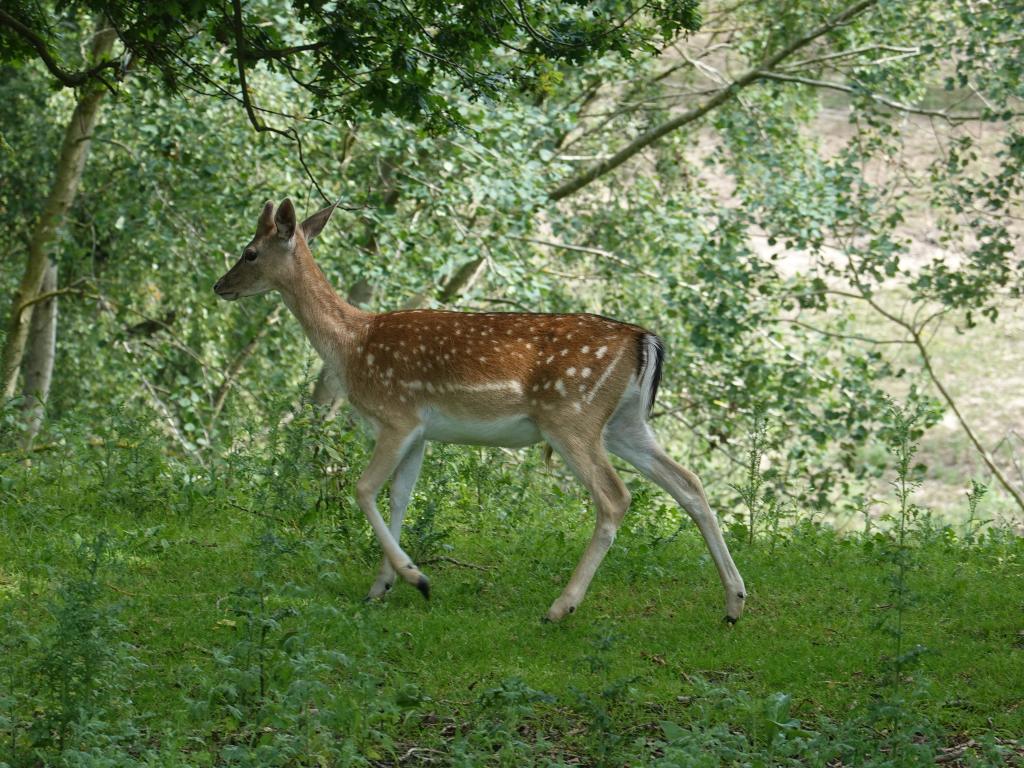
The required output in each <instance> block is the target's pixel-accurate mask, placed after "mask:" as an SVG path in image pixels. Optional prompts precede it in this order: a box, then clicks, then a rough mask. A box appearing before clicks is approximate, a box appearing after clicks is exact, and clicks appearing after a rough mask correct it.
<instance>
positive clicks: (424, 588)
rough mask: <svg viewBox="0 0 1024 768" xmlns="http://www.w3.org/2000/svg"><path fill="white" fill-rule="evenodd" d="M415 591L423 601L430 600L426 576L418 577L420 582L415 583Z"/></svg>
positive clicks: (428, 583)
mask: <svg viewBox="0 0 1024 768" xmlns="http://www.w3.org/2000/svg"><path fill="white" fill-rule="evenodd" d="M416 589H418V590H419V591H420V594H421V595H423V599H424V600H429V599H430V582H429V581H427V577H426V576H420V580H419V581H417V582H416Z"/></svg>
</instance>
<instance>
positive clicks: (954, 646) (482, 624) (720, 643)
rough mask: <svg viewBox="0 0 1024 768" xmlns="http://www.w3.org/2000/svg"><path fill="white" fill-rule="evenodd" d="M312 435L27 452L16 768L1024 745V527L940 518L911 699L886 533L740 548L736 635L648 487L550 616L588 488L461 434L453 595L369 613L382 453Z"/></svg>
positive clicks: (8, 732) (434, 468)
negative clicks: (312, 446) (982, 528)
mask: <svg viewBox="0 0 1024 768" xmlns="http://www.w3.org/2000/svg"><path fill="white" fill-rule="evenodd" d="M303 429H304V427H303V426H302V425H299V426H298V427H296V428H295V435H292V436H289V435H285V436H283V437H281V438H280V444H279V445H278V446H277V448H278V451H277V452H275V453H273V454H272V455H274V456H275V458H273V459H267V458H265V457H261V456H254V455H252V454H250V453H249V452H247V450H240V451H238V452H237V453H235V454H232V455H229V456H228V457H227V458H226V459H225V461H224V463H223V465H222V466H219V467H218V468H216V469H214V470H206V471H199V470H198V469H197V468H195V467H190V468H188V467H177V468H175V467H172V466H170V465H168V464H166V462H165V461H164V460H163V459H162V458H161V457H159V456H158V455H156V454H153V453H151V452H150V450H149V447H148V445H147V443H146V441H145V438H143V439H142V442H141V443H140V444H139V445H138V446H137V447H135V448H133V449H129V450H122V449H104V448H102V447H101V448H99V449H97V448H88V449H87V448H74V447H70V448H69V451H71V452H72V453H75V452H77V451H87V450H88V451H92V454H88V455H91V456H92V460H91V461H86V460H85V456H86V454H84V453H75V455H76V458H77V459H78V462H77V463H69V462H67V461H65V460H63V459H64V458H66V456H65V457H57V456H50V457H44V458H42V460H41V461H39V462H38V463H37V464H36V465H35V466H33V467H31V468H26V467H24V466H21V465H14V464H12V465H9V466H7V467H6V468H5V471H4V479H3V484H2V485H0V492H2V494H3V495H2V497H0V500H2V504H3V512H2V514H0V530H2V535H0V621H3V622H4V623H5V624H7V626H8V630H7V631H6V632H5V639H4V640H3V641H2V642H3V643H4V645H5V646H6V647H4V648H3V649H2V650H3V651H4V652H5V661H6V663H5V664H4V667H5V670H4V674H5V675H6V680H5V681H4V683H3V684H4V685H6V690H5V691H4V690H0V744H2V745H3V746H0V764H2V763H3V761H4V760H6V761H7V762H9V763H10V764H12V765H37V764H51V763H52V764H65V765H72V764H75V765H84V764H89V765H101V764H102V765H135V764H151V765H212V764H217V765H220V764H248V765H278V764H280V765H305V764H318V765H320V764H323V765H348V764H355V765H358V764H374V765H394V764H402V765H442V764H443V765H482V764H488V765H565V764H585V765H624V764H630V765H659V766H669V765H719V764H737V765H739V764H752V765H776V764H790V763H792V764H822V765H823V764H826V763H828V762H829V761H830V760H831V761H833V762H832V764H840V763H842V764H863V765H868V764H873V765H917V764H930V761H931V760H933V759H934V758H935V757H936V756H938V755H945V756H946V758H947V760H948V762H949V763H950V764H954V765H955V764H964V765H966V764H985V763H989V764H998V763H1000V762H1005V763H1006V764H1011V763H1013V761H1014V760H1017V761H1018V764H1019V763H1020V755H1021V752H1020V745H1019V743H1018V744H1017V745H1016V746H1014V742H1013V739H1016V738H1018V737H1019V736H1020V733H1021V724H1022V722H1024V708H1022V706H1024V647H1022V646H1024V637H1022V635H1021V629H1022V627H1021V621H1020V617H1021V608H1022V607H1024V579H1022V578H1021V577H1022V575H1024V573H1022V571H1024V542H1022V540H1021V539H1019V538H1015V537H1013V536H1012V535H1010V534H1008V533H1005V532H1003V531H999V530H993V531H989V532H987V533H986V534H985V535H984V536H983V537H981V540H980V541H979V542H978V543H975V544H973V545H967V544H965V543H964V542H962V541H960V540H958V539H957V538H956V537H955V536H954V535H953V534H952V532H951V530H950V529H948V528H945V527H942V526H939V525H938V524H936V523H934V522H933V521H932V520H931V519H930V518H928V517H927V516H923V517H920V518H918V519H917V521H916V523H915V524H914V525H913V526H912V529H911V534H910V537H909V539H908V542H909V544H908V546H909V552H910V554H911V556H912V557H911V562H912V567H911V569H910V571H909V577H908V581H909V588H910V591H911V593H912V595H913V596H914V597H913V602H912V605H911V607H910V608H909V610H907V611H906V613H905V614H904V616H903V630H902V631H903V642H904V645H905V646H907V647H909V646H911V645H913V644H918V643H919V644H921V645H923V646H925V647H926V648H927V649H928V650H927V652H925V653H924V654H923V655H922V656H921V657H920V659H919V663H918V665H917V666H916V668H915V670H914V672H913V674H912V675H908V676H907V677H906V679H905V680H901V685H900V689H899V690H896V689H894V688H893V686H892V684H891V680H890V679H889V677H888V674H887V670H888V669H889V667H890V662H891V656H892V654H893V649H894V647H895V645H894V640H893V638H892V637H891V636H890V635H888V634H887V633H886V632H885V631H883V630H882V629H881V628H880V627H881V625H882V623H883V622H884V621H885V620H886V619H887V618H889V617H891V613H892V610H893V608H892V593H891V584H890V577H891V575H892V565H891V563H890V562H889V561H888V560H887V559H886V554H885V553H886V551H887V550H888V548H890V547H891V539H890V538H889V537H888V536H886V535H883V534H882V533H877V532H876V533H875V534H874V535H870V536H856V535H848V536H840V535H838V534H836V533H834V532H832V531H830V530H829V529H828V528H825V527H821V526H815V525H810V524H800V525H797V526H795V527H794V528H792V529H790V530H788V531H786V532H785V534H784V535H779V536H776V537H773V538H771V539H759V540H757V541H755V542H754V543H753V544H750V543H747V542H745V541H742V540H740V539H738V538H735V537H733V538H730V546H731V548H732V550H733V555H734V557H735V559H736V561H737V564H738V565H739V567H740V569H741V571H742V573H743V575H744V578H745V579H746V582H747V586H748V589H749V592H750V600H749V603H748V612H747V614H746V615H745V616H744V618H743V619H742V620H741V622H740V623H739V624H738V625H737V626H736V627H734V628H729V627H728V626H726V625H725V624H724V623H723V622H722V614H723V595H722V590H721V586H720V584H719V582H718V578H717V575H716V573H715V569H714V566H713V564H712V563H711V561H710V558H709V557H708V554H707V551H706V549H705V547H704V545H703V542H702V541H701V540H700V538H699V536H698V535H697V534H696V532H695V531H694V530H693V527H692V526H691V525H689V524H685V523H683V521H682V520H681V519H680V517H679V515H678V512H677V511H675V510H674V509H673V508H671V507H669V506H667V505H666V503H665V500H664V499H663V498H662V497H660V496H658V495H655V494H652V493H648V492H645V491H643V490H642V488H641V486H639V485H638V486H637V487H636V488H635V491H636V493H635V496H636V503H635V504H634V508H633V509H632V510H631V513H630V516H629V517H628V518H627V524H626V525H625V526H624V528H623V530H622V531H621V533H620V536H619V538H618V540H617V542H616V545H615V547H614V548H613V549H612V551H611V553H610V554H609V556H608V558H607V559H606V561H605V563H604V565H603V566H602V568H601V570H600V571H599V573H598V575H597V578H596V579H595V581H594V584H593V586H592V588H591V590H590V593H589V594H588V596H587V599H586V601H585V602H584V604H583V605H582V607H581V610H580V611H579V612H577V613H576V614H575V615H573V616H571V617H569V618H568V619H567V620H566V621H564V622H562V623H560V624H554V625H553V624H543V623H541V622H540V621H539V619H540V617H541V616H542V615H543V613H544V611H545V610H546V608H547V606H548V604H549V603H550V602H551V600H553V599H554V598H555V597H556V596H557V595H558V593H559V591H560V590H561V588H562V586H563V585H564V583H565V581H566V580H567V579H568V576H569V573H570V572H571V569H572V567H573V566H574V565H575V562H576V560H577V558H578V557H579V554H580V553H581V552H582V550H583V547H584V544H585V542H586V540H587V537H588V536H589V533H590V524H591V517H590V512H589V511H588V509H587V505H586V503H585V500H584V499H583V498H582V496H581V495H580V494H579V492H578V490H577V489H576V488H575V486H574V485H573V484H571V483H566V482H565V480H564V478H562V477H561V476H560V474H558V473H552V472H549V471H546V470H544V469H543V468H542V467H541V466H540V465H539V464H538V462H537V459H536V457H534V456H533V455H532V454H531V455H530V456H528V457H527V458H526V465H525V466H523V467H521V466H519V465H517V464H514V463H512V462H510V461H509V459H508V458H507V456H506V455H505V454H502V453H500V452H482V451H473V450H458V449H446V448H439V449H435V450H433V451H432V455H431V456H429V457H428V471H427V473H426V474H427V476H426V477H425V478H424V480H423V481H422V482H421V485H420V489H419V491H418V493H417V496H416V498H415V500H414V507H413V509H412V511H411V518H412V519H411V520H410V523H409V524H408V526H407V535H406V538H405V541H406V542H407V543H408V546H409V548H410V549H411V550H412V553H413V554H414V556H415V557H416V558H417V559H418V560H419V561H420V563H421V565H424V564H425V565H424V568H425V570H426V571H427V572H428V573H429V574H430V576H431V578H432V583H433V590H434V596H433V599H432V600H431V601H430V602H429V603H427V602H425V601H423V599H422V598H421V597H420V595H419V594H418V593H417V592H416V591H415V590H413V589H411V588H408V587H403V586H401V585H399V586H398V587H397V588H396V590H395V591H393V593H392V594H391V595H390V596H389V598H388V599H387V600H386V601H384V602H381V603H373V604H367V603H364V602H363V600H362V598H363V595H364V594H365V592H366V589H367V588H368V587H369V584H370V582H371V581H372V579H373V576H374V574H375V570H376V566H377V554H376V548H375V545H374V544H373V542H372V541H371V540H370V538H369V536H368V534H367V531H366V526H365V524H363V523H362V522H361V521H360V519H359V517H358V513H357V512H356V511H355V510H354V509H353V507H352V504H351V503H350V502H349V501H348V499H349V490H350V489H349V487H348V485H349V483H350V480H349V479H348V477H349V475H350V473H349V472H344V471H343V472H341V473H339V474H334V475H330V476H327V475H325V474H323V469H324V467H325V466H327V465H328V464H329V465H330V466H332V467H333V468H334V469H337V468H338V467H337V464H336V462H338V461H351V462H352V463H353V464H357V463H358V462H359V461H361V457H362V452H363V451H364V446H363V445H362V443H361V442H360V441H359V440H357V439H355V438H345V439H343V440H342V442H341V446H340V448H338V449H337V451H336V452H335V453H334V454H333V455H331V456H326V455H321V456H320V457H319V458H314V457H313V456H312V452H310V451H308V450H307V451H294V450H292V448H293V447H294V445H296V444H298V443H300V442H303V441H305V440H307V439H308V438H309V434H308V433H305V432H303ZM296 435H297V436H296ZM42 477H47V478H49V480H50V482H49V483H42V482H40V481H39V479H40V478H42ZM711 491H712V494H713V493H714V489H711ZM318 502H319V503H318ZM98 537H99V538H98ZM96 542H99V544H98V545H96ZM97 546H98V548H97ZM97 552H99V554H98V555H97ZM92 565H95V575H91V571H90V566H92ZM89 584H92V585H94V586H95V587H96V589H95V591H94V592H95V593H93V592H90V591H89V590H88V589H86V588H84V587H83V585H89ZM90 595H91V597H90ZM83 638H86V639H87V640H88V642H85V640H83ZM62 665H63V666H62ZM69 670H70V672H69ZM62 675H63V676H62ZM58 680H60V681H63V683H62V685H63V687H59V686H57V685H56V681H58ZM69 680H70V683H69V682H68V681H69ZM885 706H889V707H892V706H897V707H899V710H900V712H901V713H902V717H901V718H900V719H894V718H893V717H892V716H891V714H886V711H885V709H884V707H885ZM61 713H63V715H61ZM65 715H66V717H65V718H64V719H65V720H66V721H67V722H68V723H69V725H68V726H67V728H66V731H67V733H66V734H62V735H61V738H60V739H58V738H57V736H56V735H55V734H57V732H58V731H59V730H60V729H61V725H60V723H61V722H62V720H61V716H65ZM900 722H902V723H903V724H904V725H902V726H898V725H896V724H897V723H900ZM901 729H902V730H901ZM969 740H973V741H969ZM968 746H969V748H968ZM915 750H916V751H915ZM942 750H947V751H946V752H943V751H942ZM1014 750H1016V753H1015V752H1014ZM961 752H962V753H963V754H961ZM918 753H920V754H918ZM1014 754H1016V755H1017V756H1016V757H1014ZM958 760H959V761H960V762H958ZM836 761H839V762H836ZM872 761H874V762H872ZM971 761H976V762H971Z"/></svg>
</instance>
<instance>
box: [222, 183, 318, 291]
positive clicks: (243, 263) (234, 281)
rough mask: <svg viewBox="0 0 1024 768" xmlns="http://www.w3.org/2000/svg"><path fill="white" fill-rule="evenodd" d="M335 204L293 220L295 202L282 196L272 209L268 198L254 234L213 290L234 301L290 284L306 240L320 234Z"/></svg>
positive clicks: (305, 249) (304, 253) (304, 252)
mask: <svg viewBox="0 0 1024 768" xmlns="http://www.w3.org/2000/svg"><path fill="white" fill-rule="evenodd" d="M335 207H336V206H334V205H329V206H327V207H326V208H324V209H323V210H321V211H318V212H316V213H314V214H313V215H312V216H310V217H309V218H308V219H306V220H305V221H303V222H302V224H296V220H295V206H294V205H292V201H291V199H290V198H285V199H284V201H282V203H281V205H280V206H278V208H277V211H276V212H275V211H274V204H273V203H272V202H269V201H268V202H267V204H266V205H264V206H263V212H262V213H261V214H260V218H259V222H258V223H257V224H256V236H255V237H253V239H252V240H250V241H249V244H248V245H247V246H245V248H244V249H243V250H242V255H241V257H240V258H239V259H238V261H237V262H235V265H234V266H233V267H231V269H229V270H228V271H227V274H225V275H224V276H223V277H222V278H221V279H220V280H218V281H217V282H216V284H215V285H214V286H213V290H214V292H215V293H216V294H217V295H218V296H220V297H221V298H222V299H227V300H228V301H234V300H235V299H240V298H242V297H243V296H256V295H258V294H261V293H266V292H267V291H277V290H281V288H282V286H287V285H290V284H292V283H293V282H294V281H295V279H296V277H297V275H298V271H299V269H300V268H301V267H300V264H299V261H300V259H302V258H303V257H309V247H308V245H309V243H311V242H312V241H313V240H314V239H315V238H316V236H317V235H319V234H320V230H322V229H323V228H324V225H325V224H326V223H327V221H328V219H330V218H331V214H332V213H334V209H335Z"/></svg>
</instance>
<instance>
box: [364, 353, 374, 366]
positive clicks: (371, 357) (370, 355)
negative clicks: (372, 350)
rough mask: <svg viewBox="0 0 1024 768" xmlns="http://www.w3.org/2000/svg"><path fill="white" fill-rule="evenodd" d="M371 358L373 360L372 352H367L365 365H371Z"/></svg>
mask: <svg viewBox="0 0 1024 768" xmlns="http://www.w3.org/2000/svg"><path fill="white" fill-rule="evenodd" d="M373 360H374V358H373V355H372V354H369V355H367V356H366V364H367V365H373Z"/></svg>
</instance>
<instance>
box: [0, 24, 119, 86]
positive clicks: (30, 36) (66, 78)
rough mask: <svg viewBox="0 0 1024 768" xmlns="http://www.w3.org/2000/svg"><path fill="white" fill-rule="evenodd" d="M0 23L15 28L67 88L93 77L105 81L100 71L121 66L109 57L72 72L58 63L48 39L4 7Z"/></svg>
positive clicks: (81, 83) (51, 72)
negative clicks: (47, 42) (47, 43)
mask: <svg viewBox="0 0 1024 768" xmlns="http://www.w3.org/2000/svg"><path fill="white" fill-rule="evenodd" d="M0 25H2V26H5V27H8V28H9V29H12V30H14V32H16V33H17V34H18V35H19V36H20V37H21V38H22V39H23V40H24V41H25V42H26V43H28V44H29V46H31V47H32V48H33V49H34V50H35V52H36V55H37V56H38V57H39V59H40V61H42V62H43V64H45V65H46V68H47V69H48V70H49V71H50V74H51V75H53V76H54V77H55V78H57V80H59V81H60V83H61V85H63V86H65V87H67V88H77V87H78V86H80V85H85V83H87V82H89V81H90V80H93V79H95V80H99V81H100V82H103V79H102V78H101V77H100V76H99V74H100V72H102V71H103V70H105V69H115V68H117V67H118V66H120V62H119V61H118V60H117V59H108V60H106V61H101V62H100V63H99V64H96V65H95V66H93V67H90V68H89V69H83V70H82V71H80V72H71V71H69V70H66V69H64V68H63V67H62V66H61V65H60V64H58V63H57V60H56V59H55V58H54V57H53V54H52V53H50V49H49V48H48V47H47V45H46V41H45V40H43V38H41V37H40V36H39V35H37V34H36V33H35V32H33V31H32V30H31V29H29V28H28V27H26V26H25V25H24V24H22V23H21V22H20V21H18V20H17V19H16V18H14V17H13V16H11V15H10V14H8V13H7V12H6V11H4V10H2V9H0Z"/></svg>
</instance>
